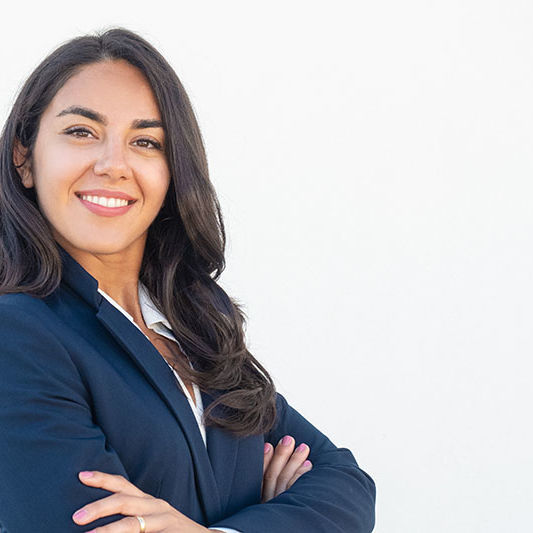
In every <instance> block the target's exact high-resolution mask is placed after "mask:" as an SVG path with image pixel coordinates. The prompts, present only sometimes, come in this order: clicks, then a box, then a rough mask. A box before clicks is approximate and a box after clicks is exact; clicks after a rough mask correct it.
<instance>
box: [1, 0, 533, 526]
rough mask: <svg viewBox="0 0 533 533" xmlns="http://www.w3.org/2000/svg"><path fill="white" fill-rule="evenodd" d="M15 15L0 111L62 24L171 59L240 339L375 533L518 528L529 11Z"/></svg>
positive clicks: (217, 6) (7, 10)
mask: <svg viewBox="0 0 533 533" xmlns="http://www.w3.org/2000/svg"><path fill="white" fill-rule="evenodd" d="M30 6H31V4H30ZM30 6H29V5H28V4H26V3H25V4H22V3H20V2H17V3H16V5H14V3H12V2H11V3H9V4H8V6H3V7H2V18H1V19H0V59H1V69H2V83H1V87H0V91H1V92H0V113H1V117H0V118H1V119H2V122H3V121H4V120H5V116H6V114H7V112H8V110H9V108H10V105H11V103H12V101H13V98H14V95H15V93H16V91H17V89H18V87H20V85H21V83H22V82H23V81H24V79H25V78H26V77H27V75H29V73H30V72H31V71H32V70H33V68H34V67H35V66H36V65H37V64H38V63H39V62H40V61H41V60H42V59H43V58H44V57H45V55H46V54H47V53H49V52H50V51H51V50H52V49H53V48H55V47H56V46H57V45H59V44H60V43H61V42H62V41H65V40H67V39H70V38H72V37H74V36H76V35H79V34H82V33H86V32H93V31H95V30H99V29H104V28H106V27H110V26H113V25H122V26H125V27H127V28H129V29H132V30H134V31H137V32H139V33H140V34H141V35H142V36H143V37H145V38H146V39H148V40H149V41H150V42H152V43H153V44H154V45H155V46H156V47H157V48H158V49H159V50H160V51H161V52H162V53H163V54H164V55H165V57H166V58H167V59H168V60H169V62H170V63H171V64H172V65H173V67H174V68H175V70H176V72H177V73H178V76H179V77H180V78H181V80H182V82H183V83H184V85H185V87H186V89H187V90H188V92H189V95H190V97H191V99H192V101H193V104H194V108H195V111H196V113H197V115H198V120H199V122H200V126H201V128H202V131H203V134H204V138H205V142H206V146H207V151H208V160H209V164H210V171H211V176H212V179H213V181H214V183H215V186H216V188H217V191H218V193H219V196H220V200H221V203H222V208H223V212H224V215H225V221H226V225H227V232H228V237H229V245H228V254H227V258H228V266H227V270H226V272H225V273H224V275H223V277H222V284H223V286H224V287H225V288H226V289H227V290H228V292H229V293H230V294H231V295H232V296H234V297H236V298H237V299H238V300H239V301H241V302H242V303H243V304H244V307H245V310H246V312H247V314H248V316H249V322H248V324H249V325H248V330H247V335H248V339H249V345H250V349H251V351H252V353H254V354H255V355H256V356H257V357H258V358H259V359H260V360H261V361H262V362H263V363H264V364H265V366H266V367H267V368H268V369H269V371H270V372H271V373H272V375H273V376H274V378H275V380H276V383H277V386H278V388H279V390H280V391H281V392H283V393H284V394H285V395H286V396H287V398H288V400H289V402H290V403H291V404H292V405H293V406H294V407H296V408H297V409H298V410H299V411H300V412H302V413H303V414H304V415H305V416H306V417H307V418H308V419H309V420H310V421H312V422H313V423H314V424H315V425H316V426H317V427H318V428H319V429H321V430H322V431H323V432H324V433H326V434H327V435H328V436H329V437H330V438H331V440H333V442H334V443H335V444H336V445H338V446H345V447H348V448H350V449H351V450H352V451H353V453H354V455H355V457H356V458H357V459H358V461H359V464H360V466H361V467H362V468H363V469H365V470H366V471H368V472H369V473H370V474H371V475H372V477H373V478H374V479H375V481H376V484H377V488H378V505H377V525H376V529H375V531H376V532H377V533H394V532H398V533H417V532H423V533H427V532H431V533H439V532H443V533H444V532H446V533H449V532H452V531H453V532H458V533H459V532H465V533H467V532H468V533H474V532H483V533H491V532H494V533H496V532H497V533H502V532H507V531H527V530H529V529H530V528H531V519H532V518H533V517H532V513H531V512H530V510H531V503H532V496H533V493H532V489H531V477H532V475H533V461H532V444H533V438H532V429H531V403H532V401H531V400H532V397H531V392H530V390H528V389H529V382H530V380H531V370H532V369H531V363H530V359H531V353H532V348H533V336H532V328H531V321H532V320H531V319H532V315H533V282H532V271H533V253H532V250H531V247H532V238H531V229H532V222H533V215H532V209H531V203H532V195H533V194H532V193H533V187H532V185H531V175H532V170H533V164H532V157H531V150H532V141H533V135H532V134H533V75H532V73H533V70H532V69H533V4H531V2H530V1H510V0H499V1H492V0H483V1H482V0H479V1H473V0H466V1H465V0H460V1H459V0H446V1H441V2H437V1H428V0H420V1H413V0H406V1H403V2H398V1H395V0H388V1H373V2H359V1H357V2H345V3H340V2H332V1H328V2H322V3H313V2H309V1H307V2H291V1H284V2H273V1H269V2H261V3H259V2H249V1H248V2H232V1H224V2H214V1H213V2H179V1H175V0H174V1H173V2H172V3H170V2H169V3H168V4H166V3H165V2H125V1H124V2H117V3H113V2H109V1H105V2H103V1H92V2H90V3H89V2H85V3H84V2H81V3H80V2H69V3H66V2H65V3H61V2H57V1H56V2H54V1H52V2H40V3H39V5H38V6H37V5H36V6H34V7H30Z"/></svg>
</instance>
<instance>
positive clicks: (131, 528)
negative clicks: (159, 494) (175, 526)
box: [87, 514, 171, 533]
mask: <svg viewBox="0 0 533 533" xmlns="http://www.w3.org/2000/svg"><path fill="white" fill-rule="evenodd" d="M139 516H140V515H139ZM142 517H143V518H144V524H145V531H146V533H153V532H156V531H167V529H166V528H168V526H169V524H170V523H171V522H170V517H168V516H166V515H164V514H151V515H142ZM140 530H141V524H140V522H139V520H137V518H135V516H127V517H126V518H123V519H122V520H117V521H116V522H112V523H111V524H106V525H105V526H101V527H97V528H95V529H91V530H90V531H87V533H139V531H140ZM168 531H170V530H168Z"/></svg>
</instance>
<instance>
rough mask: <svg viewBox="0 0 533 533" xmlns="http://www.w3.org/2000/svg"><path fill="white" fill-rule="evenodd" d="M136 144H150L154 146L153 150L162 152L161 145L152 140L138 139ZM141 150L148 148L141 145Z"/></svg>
mask: <svg viewBox="0 0 533 533" xmlns="http://www.w3.org/2000/svg"><path fill="white" fill-rule="evenodd" d="M135 142H136V143H148V144H149V145H151V146H152V148H151V149H152V150H161V143H159V142H157V141H154V140H152V139H137V140H136V141H135ZM141 148H148V146H146V145H141Z"/></svg>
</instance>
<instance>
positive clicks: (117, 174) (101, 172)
mask: <svg viewBox="0 0 533 533" xmlns="http://www.w3.org/2000/svg"><path fill="white" fill-rule="evenodd" d="M94 173H95V174H96V175H98V176H108V177H109V178H111V179H113V180H119V179H129V178H131V176H132V169H131V166H130V164H129V163H128V154H127V147H125V146H124V144H123V142H122V141H121V140H120V139H118V138H114V139H111V138H109V139H108V140H107V141H106V142H105V143H104V144H103V145H102V151H101V153H100V155H99V157H98V159H97V160H96V162H95V164H94Z"/></svg>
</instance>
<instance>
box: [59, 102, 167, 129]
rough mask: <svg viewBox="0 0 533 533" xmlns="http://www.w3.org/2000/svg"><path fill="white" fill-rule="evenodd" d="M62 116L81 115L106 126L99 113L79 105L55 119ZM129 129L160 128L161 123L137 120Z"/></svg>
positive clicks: (103, 118)
mask: <svg viewBox="0 0 533 533" xmlns="http://www.w3.org/2000/svg"><path fill="white" fill-rule="evenodd" d="M63 115H81V116H82V117H85V118H88V119H90V120H94V121H95V122H99V123H100V124H103V125H104V126H107V119H106V117H104V115H102V114H101V113H98V111H93V110H92V109H89V108H87V107H82V106H79V105H72V106H70V107H67V108H66V109H63V111H61V112H60V113H58V114H57V115H56V116H57V117H62V116H63ZM131 127H132V128H133V129H135V130H139V129H142V128H162V127H163V123H162V122H161V121H160V120H158V119H153V118H152V119H141V118H137V119H135V120H133V121H132V123H131Z"/></svg>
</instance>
